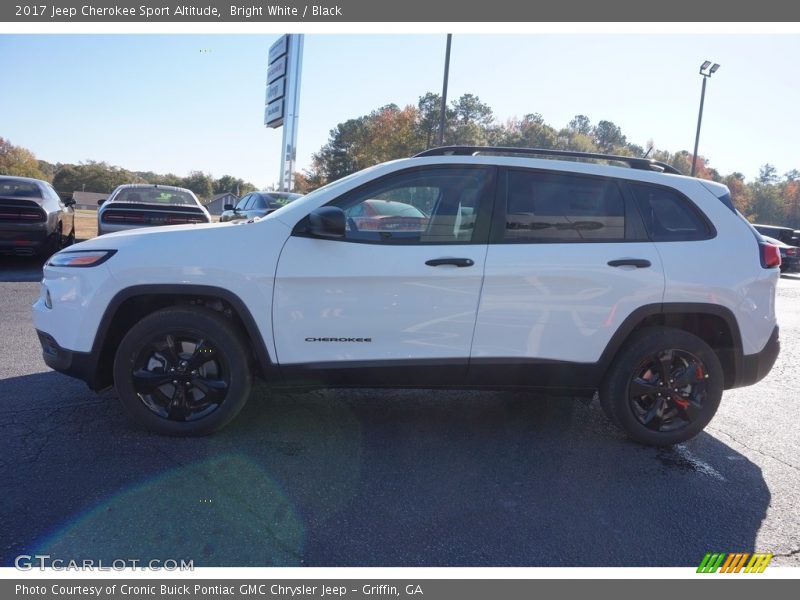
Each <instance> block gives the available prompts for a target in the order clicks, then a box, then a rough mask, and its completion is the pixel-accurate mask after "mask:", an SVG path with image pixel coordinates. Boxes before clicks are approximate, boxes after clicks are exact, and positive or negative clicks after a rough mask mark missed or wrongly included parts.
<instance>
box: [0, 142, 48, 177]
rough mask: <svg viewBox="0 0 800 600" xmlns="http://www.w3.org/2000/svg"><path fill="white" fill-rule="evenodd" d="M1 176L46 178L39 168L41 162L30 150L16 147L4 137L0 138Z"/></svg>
mask: <svg viewBox="0 0 800 600" xmlns="http://www.w3.org/2000/svg"><path fill="white" fill-rule="evenodd" d="M0 175H15V176H17V177H35V178H36V179H44V178H45V175H44V173H43V172H42V171H41V169H40V168H39V161H37V160H36V157H35V156H34V155H33V153H32V152H31V151H30V150H27V149H25V148H22V147H21V146H15V145H14V144H12V143H11V142H9V141H8V140H6V139H3V138H2V137H0Z"/></svg>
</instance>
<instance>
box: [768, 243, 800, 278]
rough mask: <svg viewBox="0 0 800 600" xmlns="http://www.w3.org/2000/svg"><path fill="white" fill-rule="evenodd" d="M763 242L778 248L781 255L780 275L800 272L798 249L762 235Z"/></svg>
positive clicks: (799, 250)
mask: <svg viewBox="0 0 800 600" xmlns="http://www.w3.org/2000/svg"><path fill="white" fill-rule="evenodd" d="M761 237H763V238H764V240H765V241H767V242H769V243H770V244H773V245H775V246H777V247H778V250H779V251H780V253H781V273H797V272H798V271H800V248H798V247H796V246H790V245H789V244H784V243H783V242H782V241H781V240H778V239H775V238H773V237H769V236H767V235H762V236H761Z"/></svg>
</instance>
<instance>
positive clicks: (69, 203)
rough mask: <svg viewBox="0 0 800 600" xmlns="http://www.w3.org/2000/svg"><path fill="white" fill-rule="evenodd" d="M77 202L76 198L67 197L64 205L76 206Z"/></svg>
mask: <svg viewBox="0 0 800 600" xmlns="http://www.w3.org/2000/svg"><path fill="white" fill-rule="evenodd" d="M76 204H77V202H75V198H67V199H66V200H64V206H67V207H69V206H75V205H76Z"/></svg>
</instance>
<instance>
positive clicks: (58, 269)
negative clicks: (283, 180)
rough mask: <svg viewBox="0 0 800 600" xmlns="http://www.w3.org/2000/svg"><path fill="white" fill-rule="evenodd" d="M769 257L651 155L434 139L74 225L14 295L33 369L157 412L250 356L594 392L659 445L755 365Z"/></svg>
mask: <svg viewBox="0 0 800 600" xmlns="http://www.w3.org/2000/svg"><path fill="white" fill-rule="evenodd" d="M544 156H547V157H548V158H544ZM565 159H566V160H565ZM574 159H578V160H579V161H580V162H578V161H576V160H574ZM590 159H591V160H594V161H595V162H587V161H588V160H590ZM598 159H601V160H603V161H604V163H605V164H599V163H598V162H597V160H598ZM608 163H616V164H617V165H626V166H612V165H611V164H608ZM779 264H780V256H779V254H778V251H777V248H775V247H774V246H771V245H768V244H766V243H764V242H763V240H762V239H761V238H760V236H759V235H758V233H756V232H755V230H754V229H753V228H752V227H751V226H750V225H749V224H748V223H747V221H746V220H745V219H744V218H743V217H742V216H741V215H740V214H739V213H737V212H736V210H735V209H734V207H733V205H732V203H731V199H730V195H729V193H728V190H727V188H725V186H723V185H720V184H717V183H713V182H709V181H702V180H699V179H693V178H689V177H683V176H681V175H680V174H678V173H677V172H676V171H675V170H674V169H672V168H671V167H669V166H668V165H665V164H661V163H656V162H653V161H650V160H645V159H636V158H629V157H613V156H605V155H593V154H585V153H574V152H558V151H549V150H548V151H545V150H536V149H519V148H514V149H504V148H476V147H449V148H437V149H434V150H429V151H427V152H424V153H422V154H420V155H417V156H415V157H413V158H409V159H404V160H398V161H393V162H389V163H385V164H381V165H377V166H375V167H371V168H369V169H366V170H364V171H361V172H359V173H355V174H353V175H350V176H348V177H345V178H344V179H341V180H339V181H336V182H335V183H332V184H330V185H327V186H325V187H323V188H321V189H319V190H317V191H315V192H313V193H311V194H308V195H307V196H304V197H303V198H300V199H298V200H296V201H294V202H292V203H291V204H288V205H287V206H285V207H283V208H281V209H280V210H278V211H276V212H274V213H272V214H270V215H268V216H266V217H264V218H260V219H254V220H251V221H248V222H246V223H243V222H240V223H219V224H210V225H188V226H175V227H161V228H151V229H142V230H134V231H129V232H121V233H115V234H110V235H105V236H103V237H102V238H95V239H93V240H90V241H87V242H83V243H81V244H79V245H77V246H74V247H72V248H70V249H69V250H65V251H62V252H59V253H58V254H56V255H55V256H53V257H52V258H51V259H50V261H49V262H48V263H47V264H46V266H45V269H44V279H43V281H42V289H41V296H40V298H39V299H38V301H37V302H36V303H35V305H34V307H33V313H34V322H35V325H36V329H37V330H38V333H39V338H40V340H41V343H42V347H43V351H44V359H45V362H46V363H47V364H48V365H49V366H51V367H52V368H54V369H56V370H58V371H61V372H64V373H67V374H69V375H73V376H76V377H79V378H81V379H83V380H84V381H86V382H87V383H88V385H89V387H90V388H91V389H93V390H99V389H103V388H106V387H108V386H111V385H114V386H116V390H117V393H118V395H119V398H120V400H121V402H122V406H123V407H124V409H125V412H126V413H127V414H128V415H129V416H130V417H131V418H132V419H133V420H134V421H135V422H137V423H138V424H140V425H143V426H145V427H147V428H149V429H151V430H155V431H157V432H160V433H166V434H174V435H199V434H206V433H209V432H211V431H214V430H216V429H219V428H220V427H222V426H223V425H225V424H226V423H228V422H229V421H230V420H231V419H232V418H233V417H234V416H235V415H236V414H237V413H238V412H239V410H240V409H241V408H242V406H243V405H244V403H245V401H246V400H247V397H248V395H249V393H250V386H251V380H252V377H253V376H259V377H261V378H263V379H264V380H266V381H268V382H271V383H286V384H293V383H294V384H299V385H302V386H304V387H307V386H338V387H358V386H363V387H392V388H393V387H416V388H437V387H442V388H471V389H474V388H483V389H503V388H517V389H519V388H524V389H531V390H533V389H537V388H538V389H547V390H558V391H560V392H564V393H568V394H570V395H573V396H580V395H584V394H585V395H586V396H592V395H594V394H595V393H596V392H598V393H599V398H600V401H601V404H602V407H603V409H604V410H605V412H606V414H607V415H608V416H609V418H610V419H611V420H612V421H614V422H615V423H616V424H617V425H619V426H620V427H621V428H622V429H624V431H625V432H627V434H628V435H629V436H630V437H631V438H632V439H634V440H636V441H638V442H641V443H645V444H653V445H669V444H674V443H677V442H680V441H683V440H686V439H688V438H690V437H692V436H694V435H696V434H697V433H698V432H700V431H701V430H702V429H703V427H705V425H706V424H707V423H708V422H709V421H710V420H711V418H712V417H713V415H714V413H715V412H716V410H717V407H718V405H719V402H720V398H721V396H722V391H723V389H728V388H733V387H737V386H743V385H750V384H753V383H755V382H757V381H759V380H760V379H761V378H762V377H764V376H765V375H766V373H767V372H768V371H769V370H770V368H771V367H772V365H773V363H774V362H775V358H776V356H777V353H778V327H777V323H776V318H775V312H774V304H775V303H774V297H775V288H776V284H777V281H778V277H779V269H778V266H779Z"/></svg>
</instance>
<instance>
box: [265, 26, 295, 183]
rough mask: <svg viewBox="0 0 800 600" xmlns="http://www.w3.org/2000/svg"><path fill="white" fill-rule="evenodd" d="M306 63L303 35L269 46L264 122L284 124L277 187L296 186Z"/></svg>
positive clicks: (280, 40)
mask: <svg viewBox="0 0 800 600" xmlns="http://www.w3.org/2000/svg"><path fill="white" fill-rule="evenodd" d="M302 62H303V35H302V34H287V35H283V36H281V37H280V39H279V40H278V41H277V42H275V43H274V44H272V46H270V48H269V60H268V63H267V95H266V98H265V100H264V125H266V126H267V127H270V128H272V129H277V128H278V127H283V144H282V146H281V167H280V168H281V170H280V177H279V183H278V189H279V190H281V191H283V192H288V191H291V190H292V188H294V170H295V169H294V165H295V161H296V159H297V121H298V114H297V113H298V107H299V104H300V72H301V69H302Z"/></svg>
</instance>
